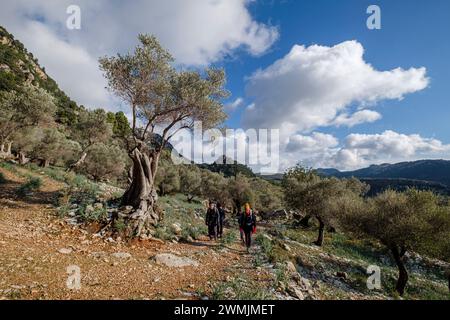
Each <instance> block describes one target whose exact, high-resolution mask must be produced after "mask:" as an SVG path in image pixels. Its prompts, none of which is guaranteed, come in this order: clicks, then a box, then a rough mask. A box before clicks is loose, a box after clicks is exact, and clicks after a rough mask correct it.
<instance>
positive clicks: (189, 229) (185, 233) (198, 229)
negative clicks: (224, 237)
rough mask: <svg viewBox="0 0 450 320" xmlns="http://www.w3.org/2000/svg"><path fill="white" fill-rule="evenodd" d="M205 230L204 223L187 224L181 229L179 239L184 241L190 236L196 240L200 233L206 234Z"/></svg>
mask: <svg viewBox="0 0 450 320" xmlns="http://www.w3.org/2000/svg"><path fill="white" fill-rule="evenodd" d="M206 232H207V230H206V226H204V225H199V226H193V225H190V224H189V225H186V226H183V230H182V231H181V239H182V240H185V241H186V240H187V239H188V237H191V238H192V239H195V240H197V239H199V237H200V236H201V235H202V234H206Z"/></svg>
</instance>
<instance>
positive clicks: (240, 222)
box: [237, 208, 245, 245]
mask: <svg viewBox="0 0 450 320" xmlns="http://www.w3.org/2000/svg"><path fill="white" fill-rule="evenodd" d="M237 217H238V218H237V221H238V226H239V234H240V236H241V242H242V245H245V239H244V230H243V229H242V228H241V225H242V217H243V215H242V211H241V209H240V208H239V211H238V213H237Z"/></svg>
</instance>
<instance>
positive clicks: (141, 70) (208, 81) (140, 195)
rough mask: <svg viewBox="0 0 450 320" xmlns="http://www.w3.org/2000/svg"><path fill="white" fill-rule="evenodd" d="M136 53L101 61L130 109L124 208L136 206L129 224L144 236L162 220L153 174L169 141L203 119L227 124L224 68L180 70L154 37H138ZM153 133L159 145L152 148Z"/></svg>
mask: <svg viewBox="0 0 450 320" xmlns="http://www.w3.org/2000/svg"><path fill="white" fill-rule="evenodd" d="M139 42H140V43H139V44H138V45H137V46H136V48H135V50H134V52H132V53H127V54H125V55H121V54H118V55H117V56H112V57H104V58H101V59H100V68H101V70H102V71H103V73H104V76H105V78H106V79H107V81H108V88H109V89H110V90H111V91H112V92H113V93H114V94H115V95H116V96H117V97H119V98H120V99H122V100H123V102H124V103H125V104H126V105H128V107H129V109H130V114H131V134H130V136H129V137H128V139H127V152H128V155H129V157H130V159H131V161H132V163H133V164H132V172H131V179H130V180H131V182H130V184H129V186H128V189H127V191H126V192H125V194H124V196H123V199H122V204H123V205H128V206H132V207H133V208H134V210H133V211H132V212H131V213H130V215H129V218H128V219H126V220H127V221H126V223H127V225H128V226H129V228H130V231H131V233H132V235H134V236H139V235H144V234H146V233H148V231H150V229H151V228H152V227H153V226H154V225H156V223H158V221H159V220H160V219H161V217H160V215H159V214H158V212H157V210H155V209H156V207H155V206H156V201H157V192H156V186H155V182H154V181H155V176H156V173H157V170H158V163H159V158H160V155H161V152H162V150H163V149H164V147H165V146H166V144H167V142H168V141H169V140H170V139H171V138H172V137H173V136H174V135H175V134H176V133H177V132H178V131H179V130H182V129H192V128H193V126H194V122H196V121H201V122H202V126H203V128H205V129H208V128H212V127H214V126H216V125H217V124H219V123H221V122H223V120H224V119H225V113H224V111H223V105H222V103H221V99H222V98H224V97H226V96H227V92H226V90H225V89H224V85H225V73H224V72H223V71H222V70H216V69H207V70H205V71H204V72H202V73H200V72H198V71H177V70H175V69H174V68H173V67H172V65H171V62H172V60H173V59H172V57H171V55H170V54H169V52H167V51H166V50H165V49H164V48H163V47H162V46H161V45H160V44H159V42H158V40H157V39H156V38H155V37H154V36H148V35H140V36H139ZM155 134H159V135H160V137H161V139H160V143H158V144H156V145H155V144H149V143H148V141H149V140H151V139H152V138H153V137H154V135H155Z"/></svg>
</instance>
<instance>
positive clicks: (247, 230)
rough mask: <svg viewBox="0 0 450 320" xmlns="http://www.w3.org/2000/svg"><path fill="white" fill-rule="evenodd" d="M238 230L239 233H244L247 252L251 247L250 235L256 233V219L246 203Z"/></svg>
mask: <svg viewBox="0 0 450 320" xmlns="http://www.w3.org/2000/svg"><path fill="white" fill-rule="evenodd" d="M239 228H240V231H241V233H244V238H245V246H246V247H247V252H248V251H249V249H250V246H251V245H252V234H254V233H255V232H256V217H255V214H254V213H253V210H252V209H251V208H250V205H249V204H248V203H246V204H245V209H244V212H243V213H242V215H241V218H240V224H239Z"/></svg>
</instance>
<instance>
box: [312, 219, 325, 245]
mask: <svg viewBox="0 0 450 320" xmlns="http://www.w3.org/2000/svg"><path fill="white" fill-rule="evenodd" d="M317 221H319V235H318V237H317V240H316V241H315V242H314V244H315V245H317V246H319V247H321V246H322V244H323V232H324V229H325V223H324V222H323V220H322V219H321V218H320V217H317Z"/></svg>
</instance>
